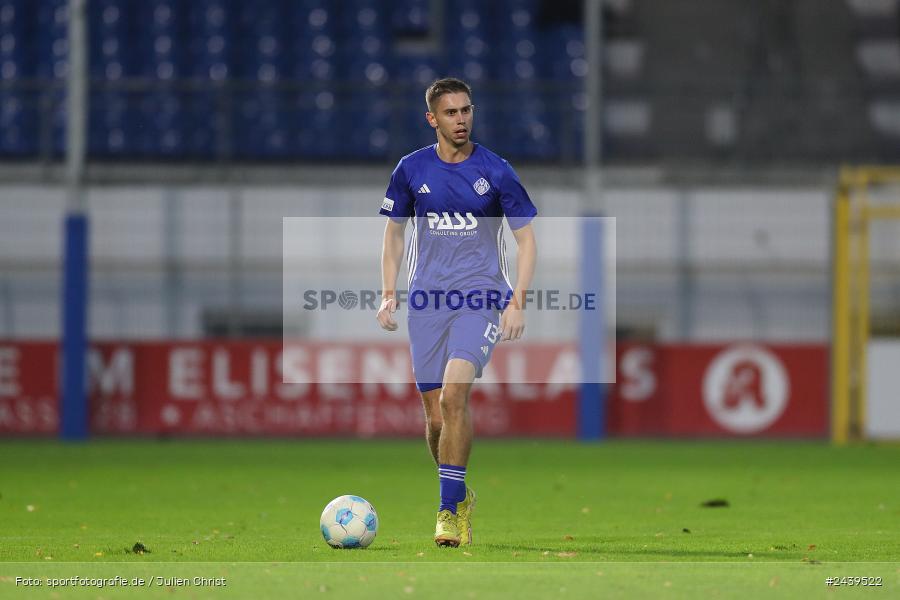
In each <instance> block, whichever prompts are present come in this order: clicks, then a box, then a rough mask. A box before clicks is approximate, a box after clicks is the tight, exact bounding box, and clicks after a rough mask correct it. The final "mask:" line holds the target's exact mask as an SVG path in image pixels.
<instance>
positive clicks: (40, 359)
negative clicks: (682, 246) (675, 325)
mask: <svg viewBox="0 0 900 600" xmlns="http://www.w3.org/2000/svg"><path fill="white" fill-rule="evenodd" d="M573 353H574V348H572V347H570V346H564V345H560V344H536V343H527V344H526V343H523V344H515V345H510V346H508V347H499V348H498V349H497V351H496V353H495V355H494V357H493V359H492V363H491V364H492V368H493V373H494V380H493V381H492V380H491V379H490V377H488V378H486V380H483V381H480V382H479V383H478V384H477V385H476V386H475V388H474V389H473V394H472V411H473V420H474V423H475V428H476V432H477V433H478V435H481V436H510V435H515V436H528V435H536V436H557V437H571V436H574V434H575V431H576V418H577V417H576V413H577V411H576V400H577V391H578V390H577V386H576V385H574V384H565V383H563V384H560V383H497V381H510V380H512V381H519V379H518V378H517V377H516V375H515V374H516V373H517V372H520V371H521V372H524V371H522V370H527V372H528V374H529V376H528V377H527V378H525V379H527V380H528V381H535V380H539V379H545V380H549V381H553V378H552V377H549V375H550V374H551V373H553V372H554V370H555V369H557V368H559V365H567V364H571V362H572V360H573V356H574V355H573ZM57 367H58V359H57V346H56V344H53V343H49V342H9V343H2V342H0V434H16V435H52V434H54V433H55V432H56V430H57V428H58V406H57V391H56V390H57V385H58V375H57V373H58V368H57ZM88 367H89V377H88V380H89V395H90V399H91V428H92V431H94V432H95V433H105V434H118V435H127V434H145V435H157V434H166V435H227V436H267V435H280V436H302V437H308V436H329V435H352V436H360V437H371V436H412V435H421V433H422V430H423V413H422V408H421V402H420V400H419V396H418V393H417V392H416V389H415V386H414V385H413V384H412V383H411V380H412V375H411V371H410V368H409V354H408V348H407V347H406V346H405V345H403V344H375V345H372V344H365V345H364V344H328V345H325V344H312V343H302V344H295V345H289V346H283V345H282V344H281V343H280V342H278V341H274V342H272V341H259V342H253V341H247V342H232V341H229V342H207V341H204V342H184V343H181V342H144V343H113V342H109V343H100V344H95V345H94V346H93V347H92V349H91V351H90V353H89V357H88ZM616 370H617V384H616V385H614V386H610V387H609V397H608V401H607V424H608V431H609V433H610V434H612V435H620V436H653V435H661V436H691V437H696V436H792V437H797V436H824V435H825V433H826V428H827V388H826V382H827V347H825V346H823V345H810V346H798V345H792V346H783V345H779V346H761V345H756V344H734V345H709V346H698V345H655V344H646V345H641V344H626V345H620V347H619V348H618V349H617V352H616ZM379 374H380V375H379ZM545 375H546V376H548V377H546V378H545V377H544V376H545ZM286 378H287V379H289V380H290V381H293V382H295V383H284V381H285V379H286ZM314 381H330V382H337V383H312V382H314ZM360 381H367V382H369V383H359V382H360ZM407 381H409V382H410V383H406V382H407Z"/></svg>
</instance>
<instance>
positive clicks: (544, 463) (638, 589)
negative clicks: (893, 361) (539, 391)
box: [0, 440, 900, 599]
mask: <svg viewBox="0 0 900 600" xmlns="http://www.w3.org/2000/svg"><path fill="white" fill-rule="evenodd" d="M468 482H469V484H470V485H471V486H472V487H473V488H474V489H475V490H476V491H477V493H478V505H477V508H476V512H475V515H474V532H475V544H474V545H473V546H472V547H469V548H459V549H449V548H437V547H436V546H435V545H434V544H433V542H432V541H431V534H432V532H433V527H434V517H435V512H436V508H437V492H438V484H437V476H436V469H435V468H434V464H433V463H432V461H431V458H430V456H429V455H428V454H427V451H426V449H425V444H424V441H412V440H409V441H337V440H335V441H311V440H306V441H289V440H281V441H241V442H235V441H219V440H209V441H124V440H123V441H112V440H98V441H93V442H90V443H87V444H81V445H79V444H75V445H66V444H61V443H59V442H50V441H10V440H5V441H2V442H0V598H7V597H10V598H12V597H16V598H18V597H23V598H27V597H34V598H39V597H40V598H59V597H75V598H82V597H83V598H98V597H102V598H115V597H120V598H126V597H128V598H131V597H141V598H144V597H147V598H151V597H160V598H163V597H165V598H169V597H172V596H173V595H174V596H176V597H190V598H207V597H208V598H244V597H248V598H249V597H253V598H267V597H321V598H325V597H329V596H330V597H347V598H362V597H373V598H403V597H407V598H411V597H432V596H434V595H435V594H437V593H440V592H439V590H442V589H447V586H451V588H450V589H452V590H454V591H453V595H454V597H455V598H494V597H499V598H503V597H516V598H521V599H524V598H551V597H552V598H557V597H558V598H564V597H570V598H580V597H595V596H603V597H612V598H616V597H621V598H641V597H647V598H658V597H672V598H697V597H714V598H755V597H761V596H765V597H784V598H797V597H837V596H839V595H852V596H857V595H863V594H865V596H866V597H900V446H897V445H861V446H853V447H847V448H833V447H830V446H828V445H826V444H824V443H808V442H726V441H719V442H665V441H610V442H604V443H600V444H580V443H575V442H562V441H518V440H517V441H483V440H476V445H475V448H474V451H473V454H472V459H471V461H470V465H469V477H468ZM347 493H352V494H358V495H361V496H363V497H365V498H366V499H368V500H369V501H370V502H372V504H373V505H374V506H375V508H376V509H377V511H378V515H379V520H380V525H379V532H378V537H377V538H376V540H375V542H374V544H373V545H372V546H371V547H370V548H368V549H366V550H332V549H331V548H329V547H328V546H327V545H326V544H325V543H324V541H323V540H322V538H321V534H320V533H319V529H318V519H319V514H320V512H321V510H322V508H323V507H324V506H325V504H326V503H327V502H328V501H329V500H331V499H332V498H334V497H335V496H338V495H341V494H347ZM710 500H724V501H726V502H727V506H718V507H706V506H703V504H704V503H705V502H707V501H710ZM137 543H140V544H142V545H143V546H144V547H145V548H146V549H147V552H144V553H135V552H134V551H133V550H134V547H135V544H137ZM29 577H32V578H35V579H37V580H38V581H39V582H40V585H25V583H24V581H25V578H29ZM72 577H76V578H83V579H82V580H71V579H70V580H68V581H69V583H65V585H63V581H62V580H64V579H66V578H72ZM115 577H121V578H122V579H124V580H127V581H128V584H129V585H127V586H123V585H122V584H121V580H115V579H112V578H115ZM196 577H200V578H206V579H205V580H199V579H198V580H195V579H194V578H196ZM828 577H836V578H841V577H851V578H852V577H876V578H880V580H876V581H880V583H881V585H880V586H868V587H866V588H863V587H862V586H852V589H851V586H850V585H849V583H847V584H845V585H844V586H843V587H840V588H837V587H833V586H827V585H826V578H828ZM17 578H20V579H17ZM138 578H140V579H143V580H144V584H143V585H141V584H140V581H139V580H138ZM157 578H161V579H157ZM178 578H180V579H182V580H184V582H180V581H179V580H178ZM217 578H219V581H220V582H221V581H222V580H224V582H225V585H224V586H223V585H221V583H220V585H215V582H216V580H217ZM56 579H58V580H59V581H56ZM111 579H112V581H110V580H111ZM88 580H93V581H88ZM101 580H102V581H101ZM72 581H75V583H71V582H72ZM104 581H105V583H103V585H104V587H102V588H100V587H98V586H99V585H100V583H102V582H104ZM838 581H840V579H838ZM847 581H849V582H854V580H847ZM54 584H55V587H51V585H54ZM135 584H137V585H135ZM136 587H137V589H136Z"/></svg>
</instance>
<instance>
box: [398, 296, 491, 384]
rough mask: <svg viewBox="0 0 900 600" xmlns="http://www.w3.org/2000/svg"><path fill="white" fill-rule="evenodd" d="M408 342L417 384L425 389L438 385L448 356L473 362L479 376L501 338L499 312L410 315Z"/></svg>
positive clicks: (442, 376) (457, 311)
mask: <svg viewBox="0 0 900 600" xmlns="http://www.w3.org/2000/svg"><path fill="white" fill-rule="evenodd" d="M407 323H408V324H409V346H410V353H411V354H412V364H413V374H414V375H415V378H416V387H418V388H419V391H420V392H427V391H429V390H434V389H437V388H439V387H441V386H442V385H443V384H442V382H443V380H444V369H446V367H447V362H448V361H449V360H450V359H451V358H462V359H465V360H467V361H469V362H470V363H472V364H473V365H475V377H481V374H482V371H483V370H484V367H485V366H486V365H487V364H488V362H489V361H490V360H491V354H492V353H493V352H494V346H495V345H496V344H497V342H499V341H500V331H499V329H500V313H499V312H497V311H493V310H492V311H486V310H481V311H466V310H455V311H441V312H437V313H434V314H429V315H416V316H415V317H409V318H408V320H407Z"/></svg>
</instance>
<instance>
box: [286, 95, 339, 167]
mask: <svg viewBox="0 0 900 600" xmlns="http://www.w3.org/2000/svg"><path fill="white" fill-rule="evenodd" d="M291 111H292V112H293V113H295V114H296V120H295V122H296V123H297V126H296V128H292V129H290V131H292V132H293V140H292V141H289V148H291V153H292V154H294V155H296V156H299V157H301V158H310V159H314V158H320V159H329V158H334V157H336V156H338V152H339V139H340V137H341V136H342V132H341V131H340V130H339V129H338V124H339V123H340V111H339V105H338V98H337V97H336V95H335V94H334V93H333V92H332V91H331V90H327V89H320V90H317V91H302V92H300V93H299V94H297V95H296V96H295V99H294V101H293V103H292V107H291Z"/></svg>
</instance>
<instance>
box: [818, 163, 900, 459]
mask: <svg viewBox="0 0 900 600" xmlns="http://www.w3.org/2000/svg"><path fill="white" fill-rule="evenodd" d="M886 184H894V185H898V184H900V168H898V167H845V168H843V169H841V173H840V179H839V181H838V189H837V194H836V197H835V200H834V245H833V256H832V286H833V289H832V350H831V409H832V412H831V436H832V441H833V442H834V443H837V444H846V443H847V442H849V441H854V440H860V439H863V438H864V437H865V429H866V428H865V424H866V397H867V396H866V394H867V390H866V384H867V381H866V364H867V363H866V350H867V348H868V345H869V330H870V316H869V291H870V264H869V262H870V260H869V250H870V239H869V232H870V226H871V223H872V221H873V220H884V219H887V220H891V219H897V220H900V203H894V204H885V203H878V204H872V203H871V199H870V190H871V189H872V188H873V186H879V185H886Z"/></svg>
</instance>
